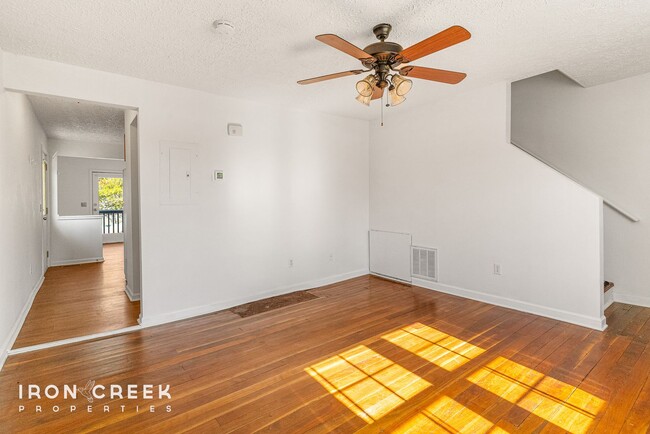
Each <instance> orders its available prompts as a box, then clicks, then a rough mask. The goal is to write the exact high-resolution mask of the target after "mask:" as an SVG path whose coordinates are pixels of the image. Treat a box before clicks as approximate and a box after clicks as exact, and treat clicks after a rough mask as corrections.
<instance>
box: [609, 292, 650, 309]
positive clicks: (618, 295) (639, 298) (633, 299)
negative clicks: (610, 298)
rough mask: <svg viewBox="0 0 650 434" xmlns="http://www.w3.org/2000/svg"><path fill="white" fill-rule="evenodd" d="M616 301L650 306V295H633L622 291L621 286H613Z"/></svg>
mask: <svg viewBox="0 0 650 434" xmlns="http://www.w3.org/2000/svg"><path fill="white" fill-rule="evenodd" d="M613 291H614V301H615V302H616V303H625V304H633V305H635V306H642V307H650V297H648V296H644V295H633V294H626V293H624V292H621V289H620V288H613Z"/></svg>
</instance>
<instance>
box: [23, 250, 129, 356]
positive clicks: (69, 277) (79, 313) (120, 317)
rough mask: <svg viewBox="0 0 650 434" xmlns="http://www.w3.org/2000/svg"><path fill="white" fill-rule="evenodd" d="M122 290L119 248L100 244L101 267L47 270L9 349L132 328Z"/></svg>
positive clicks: (122, 267) (85, 265) (121, 258)
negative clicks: (102, 251)
mask: <svg viewBox="0 0 650 434" xmlns="http://www.w3.org/2000/svg"><path fill="white" fill-rule="evenodd" d="M124 285H125V280H124V244H123V243H114V244H105V245H104V262H102V263H94V264H83V265H69V266H64V267H51V268H50V269H48V271H47V273H46V274H45V281H44V282H43V285H42V287H41V289H40V291H39V292H38V294H37V295H36V298H35V299H34V303H33V304H32V307H31V309H30V311H29V314H28V315H27V319H26V320H25V323H24V324H23V326H22V328H21V330H20V333H19V334H18V338H17V339H16V342H15V343H14V346H13V348H14V349H15V348H23V347H27V346H31V345H37V344H42V343H46V342H52V341H57V340H61V339H68V338H73V337H78V336H85V335H90V334H93V333H100V332H105V331H110V330H116V329H120V328H123V327H129V326H133V325H137V324H138V316H139V314H140V302H139V301H135V302H131V301H129V298H128V297H127V296H126V293H125V292H124Z"/></svg>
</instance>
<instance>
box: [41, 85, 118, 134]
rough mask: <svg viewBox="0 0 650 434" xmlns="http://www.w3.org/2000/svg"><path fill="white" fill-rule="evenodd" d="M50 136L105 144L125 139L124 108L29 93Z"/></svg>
mask: <svg viewBox="0 0 650 434" xmlns="http://www.w3.org/2000/svg"><path fill="white" fill-rule="evenodd" d="M28 98H29V101H30V102H31V103H32V107H33V108H34V113H35V114H36V117H37V118H38V121H39V122H40V123H41V126H42V127H43V130H45V134H46V135H47V137H48V138H50V139H61V140H75V141H79V142H94V143H105V144H122V143H123V142H124V111H123V110H121V109H118V108H113V107H105V106H101V105H98V104H92V103H88V102H84V101H74V100H69V99H64V98H57V97H46V96H33V95H30V96H28Z"/></svg>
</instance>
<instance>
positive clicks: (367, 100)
mask: <svg viewBox="0 0 650 434" xmlns="http://www.w3.org/2000/svg"><path fill="white" fill-rule="evenodd" d="M371 98H372V95H370V96H363V95H358V96H357V97H356V98H355V99H356V100H357V101H359V102H360V103H361V104H363V105H367V106H369V105H370V99H371Z"/></svg>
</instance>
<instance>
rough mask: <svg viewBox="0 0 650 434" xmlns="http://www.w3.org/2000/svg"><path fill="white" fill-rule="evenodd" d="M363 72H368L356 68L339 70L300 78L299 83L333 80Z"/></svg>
mask: <svg viewBox="0 0 650 434" xmlns="http://www.w3.org/2000/svg"><path fill="white" fill-rule="evenodd" d="M362 72H366V71H365V70H363V69H355V70H352V71H343V72H337V73H336V74H328V75H321V76H320V77H314V78H308V79H306V80H300V81H299V82H298V84H312V83H318V82H319V81H325V80H331V79H333V78H340V77H346V76H348V75H357V74H361V73H362Z"/></svg>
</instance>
